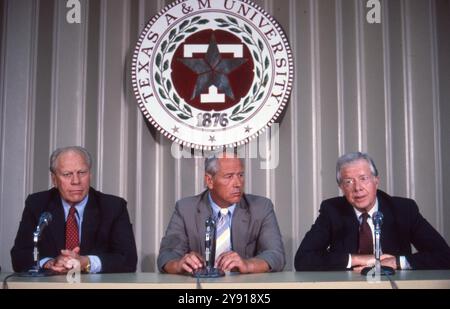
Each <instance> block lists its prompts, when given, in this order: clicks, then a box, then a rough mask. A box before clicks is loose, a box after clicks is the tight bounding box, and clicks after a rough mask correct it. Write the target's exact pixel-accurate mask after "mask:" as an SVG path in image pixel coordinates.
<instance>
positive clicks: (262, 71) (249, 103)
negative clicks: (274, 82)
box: [215, 16, 270, 121]
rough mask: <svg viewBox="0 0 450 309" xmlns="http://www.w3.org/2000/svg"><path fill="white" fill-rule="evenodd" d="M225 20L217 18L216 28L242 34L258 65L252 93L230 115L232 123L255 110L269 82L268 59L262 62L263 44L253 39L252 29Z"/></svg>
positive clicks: (228, 17) (230, 18)
mask: <svg viewBox="0 0 450 309" xmlns="http://www.w3.org/2000/svg"><path fill="white" fill-rule="evenodd" d="M226 18H227V20H225V19H223V18H217V19H215V21H216V22H217V23H218V27H220V28H227V29H228V30H229V31H231V32H234V33H239V34H242V39H243V40H244V41H245V43H247V44H248V45H251V46H254V47H255V49H254V50H253V52H252V55H253V58H254V59H255V61H256V62H257V63H258V65H257V66H256V81H255V83H254V85H253V87H252V91H251V93H250V94H249V95H247V96H246V97H245V99H244V101H243V103H242V104H239V105H238V106H237V107H235V108H234V110H233V111H232V113H231V116H230V119H231V120H233V121H240V120H243V119H245V116H244V115H245V114H247V113H249V112H251V111H252V110H253V109H254V108H255V105H254V104H255V103H256V102H257V101H259V100H261V98H262V97H263V95H264V91H263V90H264V88H265V86H266V85H267V83H268V81H269V74H268V73H267V69H268V68H269V65H270V63H269V58H268V57H267V56H266V57H265V58H264V61H263V54H262V52H263V50H264V44H263V42H262V41H261V40H260V39H257V41H256V40H255V39H254V38H253V31H252V29H251V28H250V27H249V26H248V25H246V24H244V25H243V26H241V25H240V24H239V23H238V21H237V19H236V18H233V17H231V16H226Z"/></svg>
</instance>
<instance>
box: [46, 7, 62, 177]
mask: <svg viewBox="0 0 450 309" xmlns="http://www.w3.org/2000/svg"><path fill="white" fill-rule="evenodd" d="M60 3H61V2H60V1H54V5H55V6H54V9H53V14H54V15H53V33H52V35H53V40H52V77H51V83H52V84H51V99H50V138H49V146H50V149H49V153H52V152H53V150H54V149H55V148H56V146H57V132H58V98H59V87H58V83H59V80H60V79H59V61H60V60H59V53H58V50H59V43H60V40H59V28H60V27H59V18H58V16H59V6H60ZM49 185H51V181H50V175H49Z"/></svg>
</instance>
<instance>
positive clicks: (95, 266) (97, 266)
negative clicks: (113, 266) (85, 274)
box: [88, 255, 102, 274]
mask: <svg viewBox="0 0 450 309" xmlns="http://www.w3.org/2000/svg"><path fill="white" fill-rule="evenodd" d="M88 258H89V261H90V262H91V271H90V272H89V273H90V274H95V273H99V272H101V271H102V261H100V258H99V257H98V256H96V255H88Z"/></svg>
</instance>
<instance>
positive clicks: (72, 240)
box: [66, 206, 80, 250]
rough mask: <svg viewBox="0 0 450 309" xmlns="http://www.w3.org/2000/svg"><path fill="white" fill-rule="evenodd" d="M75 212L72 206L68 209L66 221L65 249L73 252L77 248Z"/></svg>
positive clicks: (77, 237)
mask: <svg viewBox="0 0 450 309" xmlns="http://www.w3.org/2000/svg"><path fill="white" fill-rule="evenodd" d="M76 212H77V210H76V209H75V207H74V206H71V207H70V210H69V215H68V216H67V221H66V249H68V250H73V249H74V248H75V247H78V246H79V242H80V241H79V236H78V223H77V218H76V217H75V216H76Z"/></svg>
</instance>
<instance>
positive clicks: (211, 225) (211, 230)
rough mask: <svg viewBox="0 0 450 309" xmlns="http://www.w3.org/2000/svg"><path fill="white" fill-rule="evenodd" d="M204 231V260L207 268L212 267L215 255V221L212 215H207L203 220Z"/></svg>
mask: <svg viewBox="0 0 450 309" xmlns="http://www.w3.org/2000/svg"><path fill="white" fill-rule="evenodd" d="M205 227H206V233H205V262H206V268H207V269H208V270H210V269H212V268H214V257H215V248H214V247H215V238H216V237H215V234H216V233H215V231H216V229H215V227H216V222H215V220H214V219H213V218H212V217H209V218H208V219H206V221H205Z"/></svg>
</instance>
